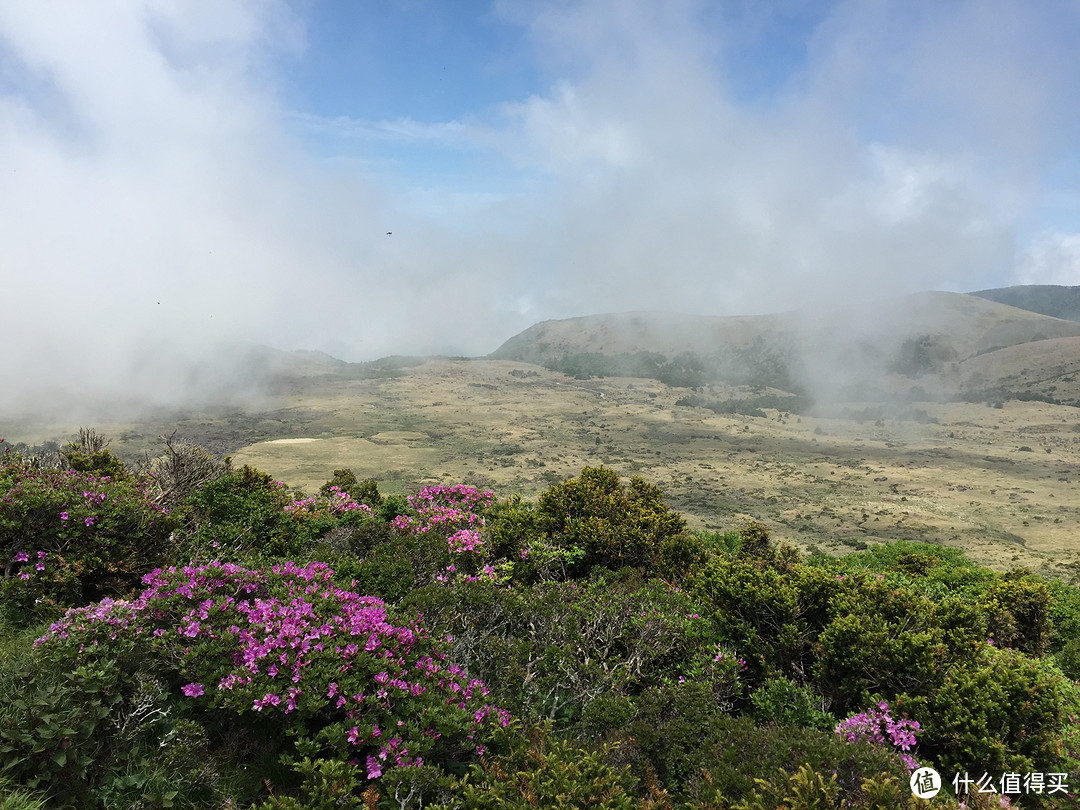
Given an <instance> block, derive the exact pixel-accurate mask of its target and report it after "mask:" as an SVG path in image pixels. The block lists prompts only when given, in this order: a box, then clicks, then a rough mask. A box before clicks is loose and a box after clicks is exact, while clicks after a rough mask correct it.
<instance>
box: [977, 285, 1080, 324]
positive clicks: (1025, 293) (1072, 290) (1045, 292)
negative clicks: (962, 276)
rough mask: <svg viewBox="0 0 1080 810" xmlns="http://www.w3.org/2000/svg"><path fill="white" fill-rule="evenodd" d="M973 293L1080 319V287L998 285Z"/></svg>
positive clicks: (1010, 303)
mask: <svg viewBox="0 0 1080 810" xmlns="http://www.w3.org/2000/svg"><path fill="white" fill-rule="evenodd" d="M971 295H974V296H977V297H979V298H985V299H987V300H988V301H997V302H998V303H999V304H1008V305H1009V306H1011V307H1017V308H1018V309H1026V310H1028V311H1030V312H1038V313H1039V314H1041V315H1049V316H1051V317H1053V318H1063V319H1065V320H1069V321H1080V287H1064V286H1061V285H1057V284H1027V285H1021V286H1016V287H998V288H996V289H992V290H979V291H978V292H973V293H971Z"/></svg>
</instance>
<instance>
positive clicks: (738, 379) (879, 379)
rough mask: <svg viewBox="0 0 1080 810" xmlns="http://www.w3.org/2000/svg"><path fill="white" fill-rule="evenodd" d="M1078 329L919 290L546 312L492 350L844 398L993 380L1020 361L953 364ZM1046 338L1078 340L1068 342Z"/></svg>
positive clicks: (581, 367)
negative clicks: (828, 304) (754, 309)
mask: <svg viewBox="0 0 1080 810" xmlns="http://www.w3.org/2000/svg"><path fill="white" fill-rule="evenodd" d="M1076 336H1080V323H1077V322H1072V321H1068V320H1062V319H1058V318H1054V317H1048V316H1045V315H1041V314H1038V313H1035V312H1030V311H1025V310H1022V309H1017V308H1015V307H1011V306H1007V305H1004V304H1000V303H997V302H994V301H990V300H987V299H985V298H983V297H975V296H970V295H963V294H960V293H945V292H925V293H918V294H915V295H911V296H907V297H905V298H902V299H898V300H890V301H884V302H878V303H876V304H873V305H866V306H848V307H845V308H837V309H834V310H831V311H827V312H809V311H800V312H788V313H780V314H774V315H763V316H748V317H710V316H700V315H697V316H680V315H673V314H668V313H655V312H631V313H617V314H607V315H593V316H587V317H581V318H569V319H566V320H558V321H544V322H543V323H538V324H535V325H534V326H531V327H529V328H528V329H526V330H525V331H524V332H521V333H520V334H518V335H515V336H514V337H512V338H510V340H508V341H506V343H504V344H503V345H502V346H500V347H499V348H498V349H497V350H496V351H495V352H494V353H493V354H492V355H491V356H492V358H494V359H500V360H516V361H520V362H529V363H534V364H537V365H541V366H544V367H546V368H549V369H552V370H555V371H561V372H563V373H565V374H569V375H571V376H575V377H579V378H587V377H600V376H634V377H648V378H652V379H659V380H662V381H664V382H667V383H668V384H670V385H682V386H693V387H696V386H700V385H704V384H708V383H713V382H726V383H732V384H741V385H754V386H767V387H774V388H779V389H782V390H787V391H792V392H804V391H805V392H813V393H816V394H817V395H818V396H822V395H826V396H827V397H828V398H848V399H851V398H855V399H858V398H875V397H878V396H885V395H893V396H895V395H903V394H904V392H905V391H909V390H910V389H912V388H913V387H915V385H916V381H917V386H918V390H919V391H921V392H923V393H925V394H926V395H930V396H951V395H952V394H954V393H956V391H957V390H958V386H962V385H963V384H964V382H965V381H969V380H971V379H974V380H976V381H977V382H978V384H979V385H980V386H984V387H987V388H993V387H994V386H996V385H997V380H998V378H999V377H1001V378H1004V377H1009V376H1012V377H1015V376H1016V374H1017V373H1018V371H1019V370H1018V369H1014V368H1013V365H1014V364H1015V362H1018V361H1015V360H1012V359H1011V358H1012V356H1011V355H1007V354H1006V355H1001V356H999V357H998V358H996V360H997V361H1000V362H997V363H996V364H995V363H994V362H990V361H985V362H983V363H981V364H980V374H979V375H976V376H975V377H974V378H972V377H971V376H970V375H962V374H961V373H960V371H961V368H960V367H961V364H962V363H963V362H964V361H966V360H968V359H969V358H972V357H976V356H978V355H983V354H990V353H994V352H996V351H998V350H999V349H1006V348H1009V347H1013V346H1019V345H1022V344H1031V343H1036V342H1039V341H1048V340H1053V339H1057V338H1068V337H1076ZM1048 348H1049V346H1048ZM1053 348H1054V350H1055V351H1058V352H1066V353H1070V354H1071V353H1072V352H1073V351H1075V350H1076V348H1075V347H1074V346H1073V345H1072V344H1071V343H1070V344H1062V343H1055V344H1053ZM1029 354H1030V353H1029ZM1016 356H1017V357H1019V356H1020V355H1016Z"/></svg>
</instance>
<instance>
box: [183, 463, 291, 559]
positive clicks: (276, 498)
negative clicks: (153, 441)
mask: <svg viewBox="0 0 1080 810" xmlns="http://www.w3.org/2000/svg"><path fill="white" fill-rule="evenodd" d="M292 501H293V498H292V497H291V496H290V494H289V492H288V490H287V489H286V487H285V485H284V484H283V483H282V482H280V481H275V480H274V479H273V478H272V477H271V476H269V475H267V474H266V473H264V472H261V471H260V470H257V469H255V468H254V467H250V466H248V465H246V464H245V465H244V466H243V467H242V468H240V469H239V470H232V471H230V472H229V473H227V474H226V475H223V476H221V477H220V478H217V479H215V480H213V481H211V482H210V483H208V484H207V485H206V486H204V487H202V488H201V489H199V490H197V491H196V492H195V494H193V495H192V496H191V497H190V498H189V499H188V501H187V503H186V505H185V510H184V518H185V521H186V529H187V537H188V542H187V544H186V548H185V549H184V550H183V551H184V554H185V556H186V559H185V560H178V562H180V561H182V562H187V561H193V560H207V559H216V560H223V559H232V560H237V559H242V558H243V557H244V556H246V555H248V554H250V553H253V552H255V553H265V554H268V555H274V556H289V555H291V554H293V553H295V552H297V551H299V549H300V546H301V537H302V532H301V525H300V524H299V523H298V521H296V520H294V519H292V517H291V516H290V515H289V514H288V513H287V512H286V511H285V507H286V506H287V505H288V504H290V503H291V502H292Z"/></svg>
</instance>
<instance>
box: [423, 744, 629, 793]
mask: <svg viewBox="0 0 1080 810" xmlns="http://www.w3.org/2000/svg"><path fill="white" fill-rule="evenodd" d="M607 753H608V752H607V751H606V750H604V749H601V750H590V749H589V748H586V747H583V746H581V745H577V744H574V743H573V742H571V741H568V740H555V739H552V738H551V736H550V733H549V727H539V728H536V729H534V730H533V731H532V732H531V734H530V735H529V736H528V737H525V738H519V739H518V740H516V741H515V742H514V744H512V745H511V746H510V747H509V750H508V751H507V752H506V753H505V754H502V755H500V756H496V757H491V758H489V759H485V760H482V761H481V762H480V763H476V764H474V765H472V767H471V769H470V771H469V773H468V774H466V775H465V776H464V777H463V778H462V779H461V780H460V781H459V782H458V784H457V785H456V786H455V788H454V791H453V792H454V801H453V803H452V804H442V805H436V806H433V808H432V810H450V808H451V807H453V808H465V809H466V810H488V809H489V808H490V810H496V808H522V810H524V809H525V808H529V807H549V808H565V810H574V809H575V808H580V807H593V808H598V810H633V808H635V807H638V806H639V804H638V802H637V801H636V800H635V799H634V797H633V796H632V795H631V793H630V790H631V789H632V788H633V780H632V779H631V778H630V776H629V774H628V773H627V770H626V768H616V767H613V766H612V765H611V764H609V763H608V762H606V761H605V755H606V754H607Z"/></svg>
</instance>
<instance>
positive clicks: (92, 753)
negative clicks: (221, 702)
mask: <svg viewBox="0 0 1080 810" xmlns="http://www.w3.org/2000/svg"><path fill="white" fill-rule="evenodd" d="M138 664H139V662H137V661H134V660H128V661H126V662H125V661H124V660H122V657H121V658H120V659H117V658H110V657H99V658H98V659H97V660H95V661H93V662H91V663H87V664H85V665H82V666H76V667H72V665H71V661H70V660H54V659H51V658H49V657H48V656H46V655H44V654H42V653H41V652H39V651H33V650H31V649H29V646H28V645H22V646H21V647H20V649H19V650H18V652H17V653H16V654H15V655H11V656H9V657H7V659H6V660H5V661H4V666H3V669H2V670H0V688H2V689H3V690H4V693H5V694H9V695H13V696H14V697H13V699H11V700H10V701H4V702H0V772H2V773H4V774H5V775H6V776H8V777H9V778H11V779H13V780H16V782H17V783H19V784H22V785H25V786H26V787H29V788H34V789H37V790H39V791H43V792H45V793H47V794H48V795H49V796H51V800H50V803H49V807H55V808H69V807H70V808H83V807H87V808H89V807H100V806H104V807H147V808H151V807H174V808H192V809H193V810H194V808H202V807H205V806H208V805H210V804H214V803H216V802H220V801H221V799H222V798H223V797H222V793H221V789H220V788H221V786H222V784H223V774H224V771H223V769H222V767H221V766H224V765H225V764H226V763H225V760H226V759H227V756H228V755H227V752H226V751H224V750H221V749H219V750H218V751H216V752H215V754H214V756H213V757H210V756H209V755H210V744H209V740H208V738H207V735H206V729H205V728H204V727H203V726H202V725H201V724H199V723H195V722H192V721H191V720H187V719H183V718H182V717H181V716H180V714H181V712H179V711H178V709H179V707H177V706H175V705H172V701H171V700H170V698H169V696H168V694H167V693H168V690H167V687H166V685H165V684H164V683H163V682H161V681H160V680H158V679H157V678H156V677H155V676H154V675H152V674H151V673H150V672H148V671H147V670H148V669H150V668H149V667H144V668H139V667H138ZM0 806H3V805H2V804H0Z"/></svg>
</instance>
